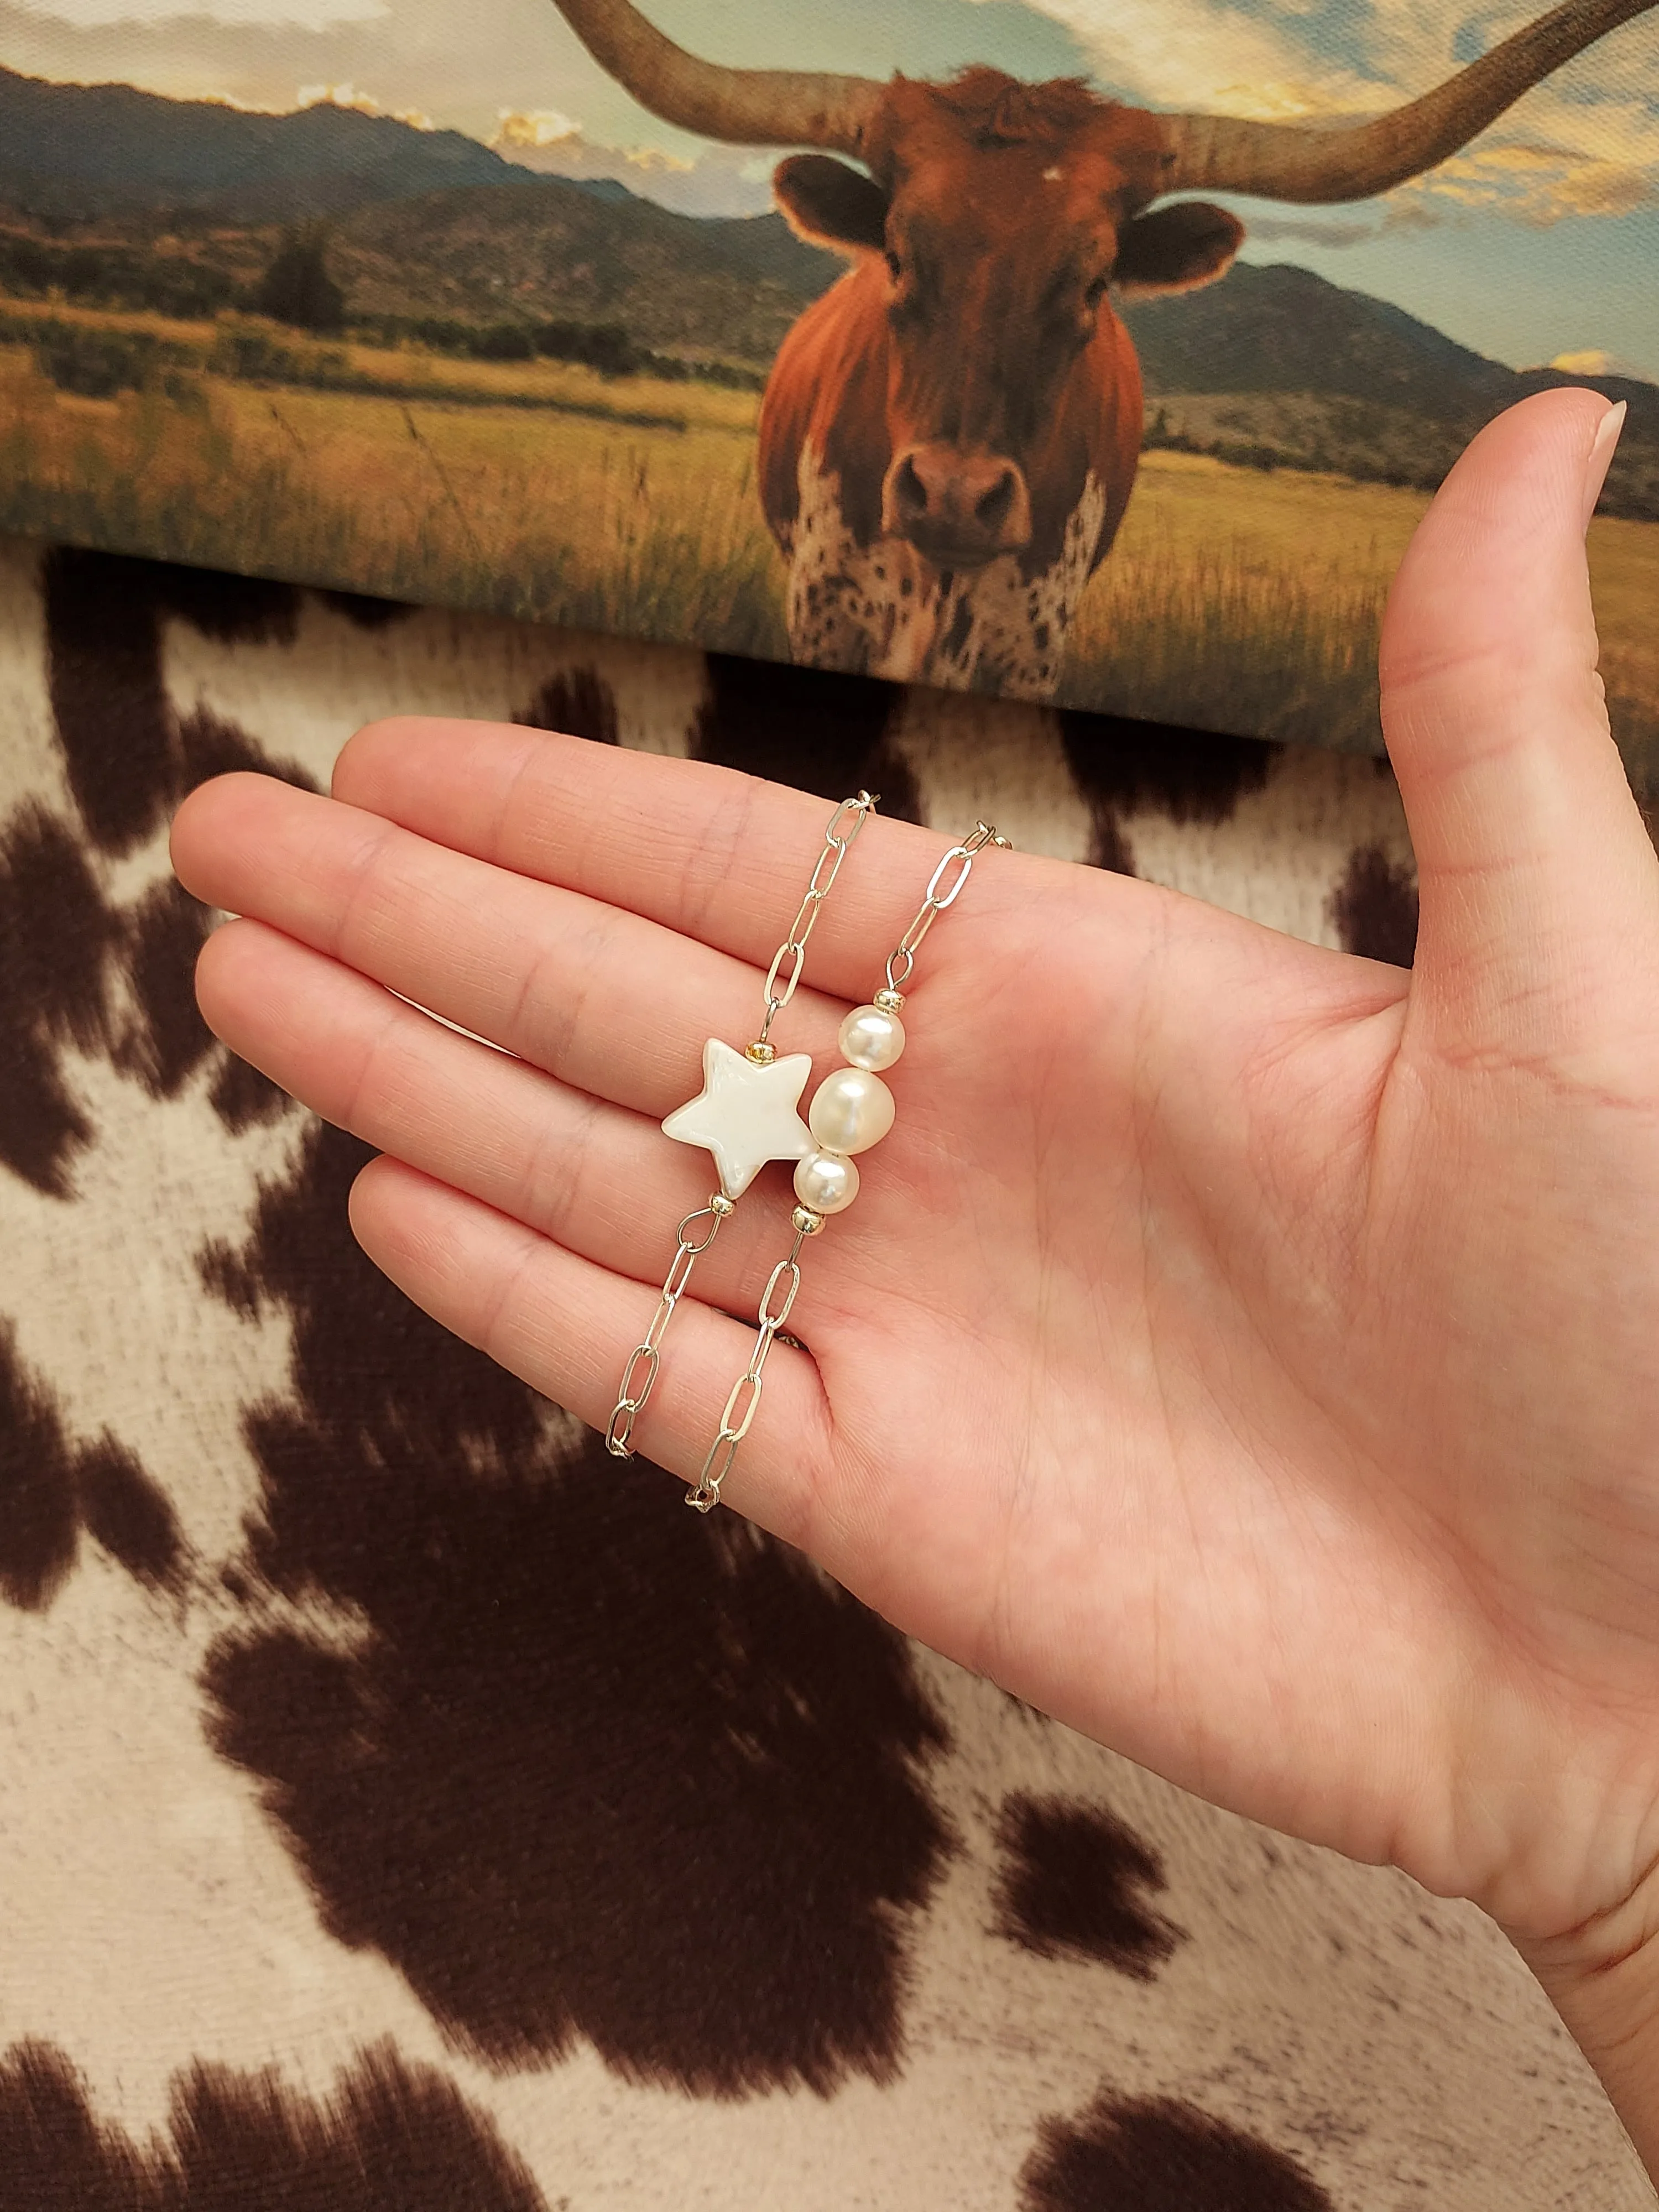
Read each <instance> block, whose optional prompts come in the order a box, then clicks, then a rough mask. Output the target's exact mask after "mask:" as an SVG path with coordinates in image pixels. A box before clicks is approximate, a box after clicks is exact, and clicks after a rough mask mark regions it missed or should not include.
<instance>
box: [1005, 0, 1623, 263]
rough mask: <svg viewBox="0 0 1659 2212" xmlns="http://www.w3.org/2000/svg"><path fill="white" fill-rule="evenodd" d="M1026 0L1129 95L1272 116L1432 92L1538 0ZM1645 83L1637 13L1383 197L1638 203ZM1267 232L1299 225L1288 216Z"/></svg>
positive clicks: (1516, 209) (1355, 107)
mask: <svg viewBox="0 0 1659 2212" xmlns="http://www.w3.org/2000/svg"><path fill="white" fill-rule="evenodd" d="M1032 4H1033V5H1035V6H1037V7H1040V8H1042V9H1043V11H1044V12H1045V13H1047V14H1049V15H1053V16H1054V17H1055V19H1056V20H1057V21H1060V22H1062V23H1063V24H1064V25H1065V26H1066V28H1067V29H1068V30H1069V31H1070V32H1071V33H1073V35H1074V36H1075V37H1076V38H1077V39H1078V40H1079V44H1080V45H1081V46H1083V47H1084V48H1085V52H1087V53H1088V55H1089V57H1090V58H1091V61H1092V63H1093V64H1094V66H1095V69H1096V70H1097V73H1098V75H1099V76H1100V77H1101V78H1102V80H1103V81H1104V82H1107V83H1109V84H1110V85H1111V86H1112V88H1114V89H1115V90H1118V91H1120V92H1121V94H1123V95H1124V96H1125V97H1127V98H1130V99H1135V100H1144V101H1146V103H1147V104H1148V105H1150V106H1157V107H1164V108H1191V109H1194V110H1199V111H1202V112H1216V113H1225V114H1234V115H1249V116H1255V117H1260V118H1267V119H1270V120H1273V121H1276V122H1295V121H1300V120H1304V119H1310V120H1311V119H1313V118H1326V117H1336V116H1345V115H1352V116H1354V117H1356V118H1358V117H1361V116H1365V115H1371V114H1376V113H1377V112H1380V111H1382V110H1384V109H1386V108H1389V107H1391V106H1395V105H1397V104H1399V103H1400V102H1401V101H1403V100H1410V99H1412V98H1414V97H1415V96H1416V95H1417V94H1419V93H1423V92H1426V91H1428V90H1429V89H1430V88H1431V87H1432V86H1434V85H1436V84H1437V83H1439V82H1441V81H1442V79H1443V78H1444V77H1446V76H1449V75H1450V74H1451V73H1452V72H1453V70H1455V69H1456V68H1458V67H1459V66H1460V65H1461V64H1462V63H1464V62H1466V61H1468V60H1471V59H1473V58H1474V56H1475V55H1477V54H1478V53H1480V52H1483V51H1485V50H1486V48H1487V47H1488V46H1492V45H1495V44H1497V43H1498V40H1501V39H1504V38H1505V37H1507V36H1508V35H1509V34H1510V33H1511V32H1513V31H1516V30H1518V29H1519V28H1520V27H1522V25H1523V24H1524V23H1526V22H1528V21H1531V19H1532V18H1533V17H1534V15H1537V14H1539V13H1541V9H1539V7H1538V6H1537V5H1536V3H1535V0H1521V3H1520V4H1517V0H1503V4H1501V5H1498V6H1496V7H1491V8H1483V9H1482V10H1481V11H1480V15H1478V16H1475V17H1473V18H1460V17H1459V16H1458V15H1455V14H1453V13H1451V12H1449V11H1448V10H1444V9H1435V8H1425V7H1423V6H1422V5H1420V4H1419V0H1376V4H1375V5H1371V6H1365V7H1362V6H1358V5H1355V4H1352V0H1297V4H1296V5H1291V6H1287V5H1284V4H1267V0H1243V4H1231V5H1229V4H1225V0H1032ZM1656 83H1659V16H1648V17H1645V18H1638V20H1637V21H1634V22H1632V23H1628V24H1626V25H1625V26H1624V27H1622V28H1621V29H1620V30H1619V31H1616V32H1614V33H1612V34H1610V35H1609V36H1608V37H1607V39H1605V40H1601V41H1599V42H1598V43H1597V44H1596V45H1595V46H1592V47H1590V48H1589V49H1588V50H1587V51H1586V52H1584V53H1583V54H1581V55H1579V56H1578V57H1577V58H1575V59H1574V60H1573V61H1571V62H1570V63H1569V64H1567V65H1566V67H1565V69H1563V70H1559V71H1558V72H1556V73H1555V74H1554V75H1553V76H1551V77H1549V78H1548V79H1547V80H1546V81H1545V82H1543V83H1542V84H1541V85H1539V86H1537V87H1536V88H1534V90H1533V91H1531V92H1529V93H1528V94H1527V95H1526V96H1525V98H1524V99H1523V100H1522V101H1521V102H1520V103H1518V105H1517V106H1516V107H1515V108H1514V109H1512V110H1511V111H1510V112H1509V113H1508V114H1506V115H1504V116H1502V117H1500V118H1498V122H1497V123H1495V124H1494V125H1492V128H1491V129H1490V130H1489V131H1486V133H1485V134H1483V136H1482V137H1480V140H1479V141H1477V143H1475V145H1474V146H1473V147H1472V148H1470V149H1468V151H1467V152H1466V153H1464V154H1462V155H1456V156H1454V157H1453V159H1452V160H1451V161H1449V162H1447V163H1445V164H1443V165H1442V167H1439V168H1438V169H1437V170H1436V171H1435V172H1434V173H1433V174H1432V176H1431V178H1430V179H1425V180H1424V181H1422V182H1420V183H1416V184H1413V185H1405V186H1402V187H1401V188H1400V191H1399V192H1398V193H1396V194H1395V196H1394V197H1395V200H1396V201H1398V200H1400V199H1401V197H1405V198H1406V199H1407V201H1409V200H1412V199H1415V200H1416V201H1417V202H1418V203H1419V204H1421V203H1423V202H1424V201H1425V199H1430V198H1432V199H1435V200H1437V201H1439V202H1440V203H1441V204H1442V205H1443V210H1444V212H1445V213H1446V214H1447V215H1448V216H1450V215H1453V214H1455V212H1456V211H1457V210H1480V211H1482V212H1484V213H1486V214H1488V215H1493V216H1499V217H1507V218H1508V219H1510V221H1513V222H1517V223H1522V224H1524V225H1527V226H1528V227H1531V228H1548V227H1549V226H1551V225H1553V224H1554V223H1557V222H1562V221H1564V220H1565V219H1567V218H1569V217H1572V216H1622V215H1628V214H1631V213H1632V212H1634V211H1635V210H1638V209H1641V208H1644V207H1646V206H1649V205H1650V204H1653V203H1654V202H1655V200H1656V198H1659V104H1656V102H1655V100H1654V98H1653V87H1654V85H1655V84H1656ZM1298 221H1299V219H1298ZM1255 228H1258V229H1259V228H1260V226H1255ZM1279 234H1280V235H1281V236H1284V237H1286V238H1291V237H1296V238H1303V239H1307V238H1309V237H1310V232H1309V231H1308V230H1305V229H1302V228H1281V229H1280V232H1279ZM1377 234H1380V233H1373V235H1377ZM1360 235H1361V234H1359V233H1358V232H1354V233H1352V234H1349V235H1348V236H1346V237H1343V236H1333V235H1332V234H1330V233H1329V232H1325V233H1324V234H1322V235H1321V237H1320V238H1319V239H1318V240H1316V241H1315V242H1317V243H1320V244H1325V245H1340V244H1344V243H1358V242H1359V238H1360Z"/></svg>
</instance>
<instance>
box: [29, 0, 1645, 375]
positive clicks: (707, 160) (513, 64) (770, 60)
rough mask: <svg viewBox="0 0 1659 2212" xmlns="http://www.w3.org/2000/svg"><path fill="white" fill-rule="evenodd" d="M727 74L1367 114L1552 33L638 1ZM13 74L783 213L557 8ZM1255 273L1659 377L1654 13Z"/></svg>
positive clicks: (1223, 10)
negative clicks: (977, 64)
mask: <svg viewBox="0 0 1659 2212" xmlns="http://www.w3.org/2000/svg"><path fill="white" fill-rule="evenodd" d="M646 6H647V13H649V14H650V15H652V17H653V20H654V21H656V22H657V23H659V25H660V26H661V27H662V28H663V29H664V30H665V31H666V32H667V33H669V34H670V35H671V37H674V38H677V39H678V40H681V42H682V43H684V44H685V45H687V46H692V47H694V48H696V50H697V51H699V52H703V53H705V54H708V56H709V57H710V58H714V59H716V60H727V61H733V62H746V63H749V64H782V65H786V66H789V67H794V68H814V67H822V68H826V69H840V70H860V71H862V72H864V73H866V74H867V75H871V76H884V75H886V74H888V73H889V72H890V71H891V70H895V69H902V70H905V71H906V72H907V73H908V74H910V75H913V76H936V75H939V74H943V73H945V72H948V71H949V70H952V69H954V68H957V67H958V66H960V65H961V64H964V63H967V62H971V61H987V62H993V63H995V64H999V65H1000V67H1002V68H1005V69H1007V70H1011V71H1013V72H1015V73H1016V74H1018V75H1020V76H1089V77H1090V78H1091V79H1092V80H1093V81H1094V82H1096V83H1097V85H1098V86H1099V87H1100V88H1102V89H1103V91H1106V92H1109V93H1110V94H1115V95H1116V96H1118V97H1121V98H1127V99H1132V100H1141V101H1143V102H1145V103H1146V104H1148V105H1150V106H1157V107H1184V108H1193V109H1206V110H1213V111H1218V112H1229V113H1234V114H1245V115H1259V116H1271V117H1274V118H1282V119H1285V120H1292V119H1295V118H1300V117H1314V116H1324V115H1331V114H1362V113H1367V112H1376V110H1377V109H1379V108H1383V107H1386V106H1390V105H1392V104H1393V103H1394V102H1395V101H1396V100H1401V99H1404V98H1409V97H1410V96H1412V95H1413V94H1415V93H1418V92H1420V91H1424V90H1425V89H1427V88H1429V87H1430V86H1431V85H1432V84H1434V83H1436V82H1438V81H1439V79H1440V78H1442V77H1443V76H1446V75H1447V74H1449V72H1450V70H1452V69H1454V68H1455V67H1456V65H1457V64H1458V63H1460V62H1462V61H1464V60H1467V59H1468V58H1472V57H1473V56H1474V54H1476V53H1478V52H1481V51H1482V50H1483V48H1484V47H1485V46H1487V45H1489V44H1491V43H1492V42H1493V41H1494V40H1497V39H1498V38H1501V37H1503V36H1504V34H1505V33H1508V32H1509V31H1510V30H1513V29H1514V28H1516V27H1517V26H1518V25H1519V24H1520V23H1522V22H1523V21H1526V20H1527V18H1528V16H1529V15H1532V14H1533V13H1534V12H1537V10H1536V9H1535V7H1534V6H1532V5H1528V4H1520V5H1517V4H1514V0H1501V4H1495V5H1487V6H1483V7H1480V9H1475V10H1469V9H1467V8H1464V7H1459V8H1455V9H1453V8H1447V7H1444V6H1436V5H1434V4H1432V0H1237V4H1231V5H1228V4H1223V0H646ZM0 61H3V62H4V63H5V64H7V65H8V66H9V67H11V68H14V69H20V70H27V71H30V72H32V73H33V74H35V75H39V76H50V77H57V78H64V79H75V80H78V81H80V82H96V81H107V80H112V79H113V80H120V81H125V82H129V83H132V84H137V85H140V86H143V87H144V88H147V89H149V90H151V91H155V92H165V93H170V94H175V95H179V96H185V97H191V98H203V97H219V98H225V99H230V100H237V101H240V102H241V103H243V104H245V105H246V106H256V107H262V108H270V109H277V110H281V109H286V108H290V107H293V106H295V105H298V104H301V103H302V102H303V101H305V100H311V99H316V98H321V97H333V98H337V99H342V100H349V101H350V102H352V103H353V104H356V105H361V106H366V107H370V108H374V109H378V110H380V111H381V112H386V113H391V114H404V115H406V116H408V117H409V118H410V119H412V120H421V121H426V122H431V123H435V124H438V125H447V126H449V127H452V128H455V129H458V130H462V131H467V132H469V133H470V134H471V136H473V137H477V138H479V139H482V140H483V141H484V142H485V143H494V144H495V145H497V146H498V147H499V148H500V149H501V151H502V152H504V153H507V154H508V155H512V156H513V157H514V158H517V159H520V160H523V161H527V162H528V163H530V164H531V165H532V166H534V167H543V168H547V169H550V170H552V171H555V172H559V173H573V174H588V175H616V176H620V177H623V179H625V180H626V181H627V182H628V183H629V185H631V186H632V187H633V189H635V191H641V192H645V193H647V194H648V195H650V196H651V197H656V198H659V199H662V200H664V201H665V202H666V203H667V204H670V205H672V206H678V207H681V208H685V209H687V210H690V211H693V212H699V213H726V212H732V213H735V212H738V211H740V210H750V209H756V208H760V207H763V206H765V205H766V204H768V202H767V192H766V183H765V179H766V173H767V170H768V167H769V162H768V161H767V159H766V158H765V157H763V156H762V157H757V156H756V155H753V154H752V153H750V152H747V151H744V150H740V149H727V148H710V147H708V146H707V145H706V144H705V143H702V142H700V141H697V140H695V139H691V138H689V137H686V136H685V135H684V133H682V132H678V131H672V130H670V129H668V128H667V127H666V126H665V125H662V124H660V123H659V122H657V121H656V120H655V118H653V117H651V116H649V115H647V114H646V113H645V112H644V111H643V110H642V109H641V108H640V107H638V106H636V105H635V103H634V102H633V101H632V100H630V99H629V97H628V95H627V94H625V93H623V91H622V90H621V89H620V88H619V87H617V85H615V84H614V83H612V82H611V81H610V80H609V79H608V78H607V77H605V75H604V74H603V73H602V72H601V71H600V70H599V69H598V68H597V67H596V66H595V65H594V64H593V63H592V62H591V61H590V60H589V59H588V58H587V56H586V53H585V52H583V50H582V49H581V47H580V46H579V45H578V43H577V42H576V40H575V39H574V36H573V35H572V33H570V32H569V30H568V28H567V27H566V26H565V24H564V22H563V21H562V18H561V17H560V15H558V13H557V11H556V9H555V7H554V6H553V5H552V0H467V4H465V5H457V4H455V0H208V4H206V5H204V6H201V7H198V8H197V9H193V10H192V11H191V12H190V13H188V14H184V13H179V12H178V9H177V6H176V0H0ZM1236 205H1237V210H1238V212H1239V213H1240V214H1241V216H1243V218H1244V220H1245V221H1246V222H1247V223H1248V224H1249V227H1250V231H1251V240H1250V244H1249V247H1248V248H1247V252H1248V254H1249V258H1253V259H1255V260H1284V261H1294V262H1297V263H1299V264H1302V265H1303V266H1304V267H1307V268H1311V269H1315V270H1318V271H1319V272H1320V273H1321V274H1322V276H1328V277H1329V278H1331V279H1332V280H1333V281H1334V282H1335V283H1341V284H1348V285H1352V286H1353V287H1355V288H1357V289H1360V290H1362V291H1365V292H1370V293H1372V294H1374V295H1376V296H1378V297H1380V298H1383V299H1386V300H1389V301H1394V302H1395V304H1396V305H1398V306H1400V307H1404V308H1405V309H1407V312H1409V313H1413V314H1415V315H1419V316H1421V317H1422V318H1423V319H1425V321H1427V322H1430V323H1432V324H1434V325H1436V326H1437V328H1439V329H1441V330H1443V331H1446V332H1447V333H1448V334H1449V335H1450V336H1451V337H1456V338H1458V339H1461V340H1462V342H1463V343H1466V344H1469V345H1473V346H1475V347H1477V348H1479V349H1480V350H1481V351H1482V352H1484V353H1487V354H1490V355H1492V356H1494V357H1496V358H1498V359H1499V360H1503V361H1507V362H1510V363H1512V364H1513V365H1515V366H1516V367H1525V366H1528V365H1530V364H1533V363H1534V362H1546V361H1553V360H1557V359H1560V358H1562V357H1563V356H1565V357H1568V358H1569V359H1573V358H1576V357H1579V356H1584V357H1586V359H1585V361H1584V365H1585V366H1589V365H1591V362H1592V361H1593V360H1594V359H1595V358H1596V357H1605V359H1606V361H1607V363H1608V365H1615V366H1621V367H1626V368H1629V369H1631V370H1632V371H1633V372H1634V373H1635V374H1638V375H1643V376H1648V377H1651V378H1654V379H1655V380H1659V10H1656V12H1655V13H1653V14H1651V15H1648V16H1645V17H1644V18H1640V19H1638V21H1635V22H1633V23H1631V24H1627V25H1626V27H1624V28H1623V29H1621V30H1619V31H1616V32H1614V33H1612V34H1611V35H1610V36H1609V37H1608V38H1607V39H1605V40H1602V41H1601V43H1600V44H1599V45H1598V46H1595V47H1592V48H1591V49H1590V50H1589V52H1588V53H1586V54H1584V55H1582V56H1581V57H1579V58H1578V59H1577V61H1575V62H1573V63H1571V64H1569V65H1568V67H1567V68H1566V69H1565V70H1561V71H1560V72H1559V74H1558V75H1557V76H1555V77H1553V79H1551V80H1550V81H1549V82H1547V84H1546V85H1544V86H1542V87H1541V88H1539V89H1537V90H1536V91H1534V92H1533V93H1531V94H1528V96H1527V97H1526V99H1525V100H1522V102H1521V103H1520V104H1519V105H1518V106H1516V108H1515V109H1513V110H1512V111H1511V112H1510V114H1509V115H1508V116H1505V117H1504V118H1501V119H1500V120H1499V122H1498V124H1497V125H1494V126H1493V128H1492V130H1491V131H1488V132H1486V135H1485V136H1484V137H1482V138H1481V139H1480V140H1478V141H1477V142H1476V143H1475V145H1474V147H1472V148H1470V149H1468V150H1467V151H1466V152H1465V153H1463V154H1462V155H1458V156H1456V157H1455V159H1454V160H1453V161H1449V162H1448V163H1446V164H1445V165H1444V166H1443V167H1442V168H1441V169H1439V170H1437V172H1436V173H1434V175H1433V176H1432V177H1431V178H1427V179H1421V180H1419V181H1418V182H1416V183H1414V184H1411V185H1404V186H1401V189H1400V190H1399V191H1395V192H1393V193H1391V194H1389V195H1388V196H1387V197H1385V198H1383V199H1381V200H1376V201H1370V202H1367V203H1364V204H1361V205H1359V206H1357V207H1351V208H1343V209H1335V210H1328V211H1321V210H1302V209H1296V210H1290V209H1284V208H1273V207H1270V206H1267V205H1265V204H1261V203H1249V202H1244V201H1239V202H1237V203H1236Z"/></svg>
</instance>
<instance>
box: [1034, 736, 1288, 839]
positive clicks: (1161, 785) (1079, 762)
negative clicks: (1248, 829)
mask: <svg viewBox="0 0 1659 2212" xmlns="http://www.w3.org/2000/svg"><path fill="white" fill-rule="evenodd" d="M1060 742H1061V744H1063V745H1064V747H1065V749H1066V759H1067V761H1068V762H1069V763H1070V764H1071V769H1072V774H1073V775H1074V776H1075V777H1076V778H1077V781H1078V784H1079V787H1080V788H1081V790H1082V791H1083V793H1084V795H1085V798H1088V799H1091V800H1099V801H1101V802H1103V803H1104V804H1107V805H1111V806H1114V807H1116V808H1120V809H1121V810H1122V811H1124V812H1125V813H1134V812H1135V811H1138V810H1139V809H1140V808H1143V807H1155V808H1156V809H1157V810H1158V812H1159V813H1160V814H1164V815H1166V816H1167V817H1169V819H1170V821H1171V822H1211V823H1214V822H1225V821H1226V820H1227V819H1228V818H1229V817H1230V816H1231V813H1232V811H1233V809H1234V808H1235V807H1236V806H1237V805H1238V802H1239V800H1240V799H1243V798H1244V797H1246V796H1247V795H1248V794H1249V793H1251V792H1253V791H1261V790H1262V789H1263V788H1264V787H1265V786H1266V784H1267V778H1268V775H1270V774H1271V772H1272V769H1273V763H1274V761H1275V760H1277V759H1278V757H1279V754H1280V753H1281V752H1283V750H1284V747H1283V746H1282V745H1277V744H1270V743H1269V742H1268V741H1267V739H1266V738H1228V737H1219V736H1218V735H1216V734H1215V733H1214V732H1212V731H1209V730H1178V729H1166V728H1165V727H1164V725H1163V724H1161V723H1158V722H1130V721H1125V720H1121V719H1120V718H1119V717H1118V716H1116V715H1115V714H1080V713H1079V712H1078V711H1077V710H1076V709H1074V708H1062V709H1061V711H1060Z"/></svg>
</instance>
